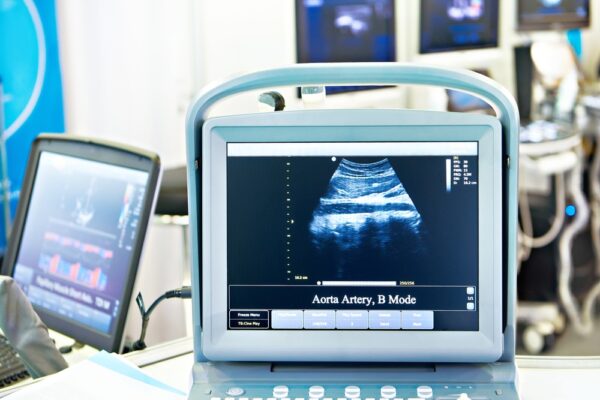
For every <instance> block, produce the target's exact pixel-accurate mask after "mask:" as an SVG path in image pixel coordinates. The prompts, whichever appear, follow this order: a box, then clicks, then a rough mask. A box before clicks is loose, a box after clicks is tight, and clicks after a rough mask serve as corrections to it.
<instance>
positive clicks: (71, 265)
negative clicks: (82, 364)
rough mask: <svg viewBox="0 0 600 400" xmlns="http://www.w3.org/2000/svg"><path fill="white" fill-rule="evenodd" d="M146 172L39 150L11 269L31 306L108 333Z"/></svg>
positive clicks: (123, 282) (130, 249) (122, 282)
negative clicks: (31, 187) (16, 252)
mask: <svg viewBox="0 0 600 400" xmlns="http://www.w3.org/2000/svg"><path fill="white" fill-rule="evenodd" d="M148 179H149V173H148V172H147V171H140V170H136V169H131V168H126V167H123V166H118V165H111V164H107V163H101V162H97V161H92V160H87V159H82V158H76V157H72V156H67V155H64V154H58V153H53V152H48V151H42V152H41V154H40V156H39V161H38V165H37V173H36V175H35V181H34V184H33V189H32V192H31V197H30V201H29V207H28V211H27V216H26V222H25V224H24V228H23V233H22V236H21V240H20V243H21V244H20V248H19V252H18V254H17V257H16V263H15V266H14V271H13V277H14V279H15V280H16V281H17V282H18V283H19V285H20V286H21V287H22V288H23V290H24V292H25V293H26V294H27V296H28V298H29V299H30V301H31V302H32V304H33V305H34V306H35V307H36V309H37V310H41V311H42V312H44V313H46V314H49V315H52V316H54V317H55V318H58V319H60V320H63V321H64V323H66V324H75V325H78V326H80V327H84V328H86V329H89V330H92V331H94V332H97V333H98V334H101V335H105V336H110V335H111V334H113V333H114V330H115V328H116V326H115V325H116V323H117V320H118V316H119V315H120V312H121V308H122V303H123V297H124V296H125V295H126V294H125V292H126V282H127V277H128V275H129V273H130V271H129V269H130V263H131V260H132V252H133V250H134V248H135V243H136V241H137V233H138V232H137V231H138V225H139V224H140V218H141V216H140V214H141V209H142V204H143V202H144V199H145V192H146V188H147V182H148ZM54 328H55V329H57V327H54Z"/></svg>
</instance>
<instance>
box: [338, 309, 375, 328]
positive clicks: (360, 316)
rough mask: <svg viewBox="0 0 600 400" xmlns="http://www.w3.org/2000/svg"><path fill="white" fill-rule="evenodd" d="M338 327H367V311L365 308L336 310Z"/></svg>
mask: <svg viewBox="0 0 600 400" xmlns="http://www.w3.org/2000/svg"><path fill="white" fill-rule="evenodd" d="M335 319H336V321H335V325H336V327H337V328H338V329H367V328H368V327H369V313H368V312H367V311H366V310H365V311H362V310H338V311H336V314H335Z"/></svg>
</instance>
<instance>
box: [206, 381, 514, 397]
mask: <svg viewBox="0 0 600 400" xmlns="http://www.w3.org/2000/svg"><path fill="white" fill-rule="evenodd" d="M206 393H207V394H209V396H207V398H208V399H210V400H428V399H431V400H502V399H506V400H508V399H517V398H518V397H517V395H516V391H515V388H514V386H513V385H510V384H483V385H482V384H472V385H470V384H467V385H456V384H447V385H444V384H436V385H408V384H401V385H384V386H378V385H373V384H365V385H340V384H338V385H323V386H320V385H313V386H311V385H302V384H293V385H271V386H269V385H257V384H252V385H250V384H246V385H239V386H237V385H235V386H233V385H229V386H227V387H212V388H211V389H209V390H208V391H206ZM234 393H235V394H236V396H232V395H231V394H234Z"/></svg>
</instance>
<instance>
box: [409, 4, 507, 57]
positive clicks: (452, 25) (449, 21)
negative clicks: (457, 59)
mask: <svg viewBox="0 0 600 400" xmlns="http://www.w3.org/2000/svg"><path fill="white" fill-rule="evenodd" d="M498 3H499V2H498V0H421V12H420V32H419V38H420V41H419V43H420V44H419V52H420V53H421V54H427V53H437V52H443V51H458V50H469V49H481V48H487V47H497V46H498Z"/></svg>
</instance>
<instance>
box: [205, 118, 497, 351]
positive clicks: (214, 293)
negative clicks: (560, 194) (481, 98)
mask: <svg viewBox="0 0 600 400" xmlns="http://www.w3.org/2000/svg"><path fill="white" fill-rule="evenodd" d="M298 141H300V142H340V141H344V142H365V141H368V142H370V141H373V142H377V141H399V142H402V141H419V142H424V141H425V142H427V141H431V142H434V141H436V142H437V141H477V142H478V147H479V163H478V170H479V205H480V207H479V221H480V222H479V269H478V272H479V288H478V293H479V296H478V299H479V310H480V312H479V327H480V329H479V331H462V332H447V331H427V332H417V331H408V332H407V331H398V332H391V331H302V330H300V331H276V330H269V331H239V330H227V329H226V326H227V314H228V310H227V290H226V288H227V261H226V259H227V257H226V252H227V247H226V246H227V240H226V238H227V231H226V230H227V228H226V226H227V224H226V221H227V212H226V202H225V201H224V199H226V181H227V177H226V159H227V143H228V142H249V143H253V142H298ZM202 148H203V171H202V174H203V176H202V185H203V186H202V190H203V193H205V194H206V195H205V196H203V207H202V210H203V213H202V220H203V225H202V229H203V234H202V237H203V243H202V245H203V247H202V249H203V250H202V264H203V265H204V266H205V268H203V269H202V271H201V276H202V280H201V284H202V338H201V344H202V351H203V352H204V354H205V356H206V357H207V358H208V359H211V360H230V361H234V360H235V361H397V360H403V361H415V362H420V361H424V362H489V361H495V360H497V359H498V357H499V356H500V354H501V352H502V235H501V233H502V227H501V221H502V219H501V218H502V214H501V213H502V210H501V208H502V202H501V193H502V186H501V179H502V176H501V128H500V124H499V122H498V120H497V119H496V118H493V117H490V116H485V115H465V114H454V113H440V112H429V111H399V110H319V111H310V112H305V111H296V112H282V113H269V114H253V115H239V116H232V117H220V118H214V119H211V120H209V121H207V122H206V124H205V125H204V128H203V146H202Z"/></svg>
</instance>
